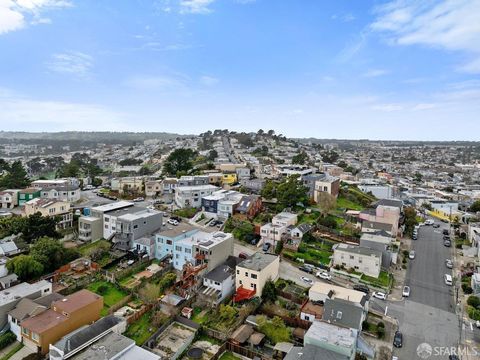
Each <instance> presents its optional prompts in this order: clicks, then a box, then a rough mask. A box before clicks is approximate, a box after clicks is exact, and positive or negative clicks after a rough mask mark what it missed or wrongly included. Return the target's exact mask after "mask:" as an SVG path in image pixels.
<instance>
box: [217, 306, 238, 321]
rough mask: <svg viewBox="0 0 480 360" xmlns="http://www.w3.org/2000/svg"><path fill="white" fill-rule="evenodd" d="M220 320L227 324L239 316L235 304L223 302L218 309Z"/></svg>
mask: <svg viewBox="0 0 480 360" xmlns="http://www.w3.org/2000/svg"><path fill="white" fill-rule="evenodd" d="M218 315H219V318H220V320H222V321H223V322H224V323H225V324H230V323H231V322H232V321H234V320H235V318H236V316H237V310H235V308H234V307H233V306H230V305H225V304H221V305H220V309H219V310H218Z"/></svg>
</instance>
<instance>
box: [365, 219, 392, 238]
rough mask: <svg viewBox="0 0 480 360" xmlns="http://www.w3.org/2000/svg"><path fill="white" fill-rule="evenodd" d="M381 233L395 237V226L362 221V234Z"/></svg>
mask: <svg viewBox="0 0 480 360" xmlns="http://www.w3.org/2000/svg"><path fill="white" fill-rule="evenodd" d="M379 231H381V232H384V233H386V234H388V235H389V236H393V235H392V234H393V225H392V224H385V223H379V222H375V221H368V220H363V221H362V233H378V232H379Z"/></svg>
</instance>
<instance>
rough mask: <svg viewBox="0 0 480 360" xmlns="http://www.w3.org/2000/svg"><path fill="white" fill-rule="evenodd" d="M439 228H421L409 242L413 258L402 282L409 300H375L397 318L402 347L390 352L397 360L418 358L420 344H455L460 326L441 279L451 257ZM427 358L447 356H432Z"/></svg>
mask: <svg viewBox="0 0 480 360" xmlns="http://www.w3.org/2000/svg"><path fill="white" fill-rule="evenodd" d="M443 228H447V225H445V224H442V226H441V228H439V229H434V228H433V227H432V226H424V227H421V228H420V230H419V237H418V240H417V241H414V242H413V249H414V250H415V252H416V258H415V259H414V260H410V264H409V269H408V270H407V276H406V280H405V283H406V285H409V286H410V288H411V295H410V298H408V299H406V300H402V301H398V302H389V301H388V302H382V301H377V300H375V303H376V304H375V306H382V307H383V308H385V306H388V309H387V310H388V311H387V312H388V314H389V315H390V316H393V317H394V318H396V319H397V321H398V324H399V330H400V331H401V332H402V333H403V347H402V348H400V349H396V348H395V349H394V355H396V356H398V357H399V359H409V360H414V359H420V357H419V356H418V355H417V347H418V346H419V345H420V344H421V343H428V344H430V345H431V346H432V347H452V346H456V345H458V339H459V329H460V325H459V320H458V317H457V315H456V314H455V312H454V310H455V309H454V308H453V301H454V300H453V288H452V287H450V286H447V285H445V283H444V280H443V276H444V274H445V273H449V274H451V271H450V270H449V269H447V268H446V266H445V259H447V258H451V257H452V249H451V248H446V247H444V246H443V235H442V229H443ZM437 349H438V348H437ZM434 350H435V348H434ZM429 359H432V360H443V359H448V356H447V355H438V354H434V355H432V356H431V357H429Z"/></svg>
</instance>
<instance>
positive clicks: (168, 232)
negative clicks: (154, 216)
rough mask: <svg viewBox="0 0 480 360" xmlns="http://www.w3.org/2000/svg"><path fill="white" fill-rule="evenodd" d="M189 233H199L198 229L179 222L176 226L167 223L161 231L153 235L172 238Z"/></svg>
mask: <svg viewBox="0 0 480 360" xmlns="http://www.w3.org/2000/svg"><path fill="white" fill-rule="evenodd" d="M191 231H199V229H198V228H196V227H194V226H192V225H190V224H188V223H185V222H181V223H180V224H178V225H177V226H174V225H170V224H168V223H167V225H165V226H164V227H163V228H162V230H161V231H157V232H156V233H155V235H159V236H164V237H169V238H174V237H177V236H179V235H182V234H186V233H189V232H191Z"/></svg>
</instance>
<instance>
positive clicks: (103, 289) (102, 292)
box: [97, 285, 109, 295]
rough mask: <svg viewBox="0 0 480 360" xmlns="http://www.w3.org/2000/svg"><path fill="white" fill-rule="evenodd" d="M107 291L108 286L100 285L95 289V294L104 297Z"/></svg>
mask: <svg viewBox="0 0 480 360" xmlns="http://www.w3.org/2000/svg"><path fill="white" fill-rule="evenodd" d="M108 289H109V288H108V285H100V286H99V287H98V288H97V293H99V294H100V295H105V294H106V293H107V292H108Z"/></svg>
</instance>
